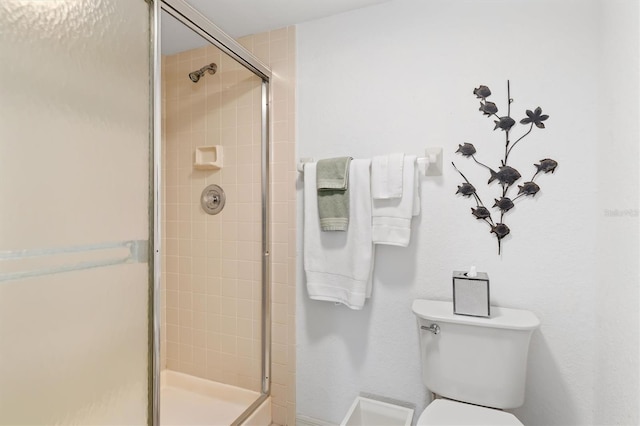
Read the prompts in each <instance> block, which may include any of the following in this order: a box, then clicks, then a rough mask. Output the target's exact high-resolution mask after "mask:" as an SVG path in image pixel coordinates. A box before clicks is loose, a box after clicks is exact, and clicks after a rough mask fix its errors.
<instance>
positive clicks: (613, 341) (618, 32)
mask: <svg viewBox="0 0 640 426" xmlns="http://www.w3.org/2000/svg"><path fill="white" fill-rule="evenodd" d="M603 5H605V6H606V7H603V8H602V13H601V16H602V43H601V46H602V61H601V71H602V79H603V80H602V85H601V96H600V99H601V100H600V105H601V108H602V109H601V112H600V119H599V122H600V124H601V126H600V131H599V133H598V134H599V137H600V140H599V145H598V148H599V149H598V159H599V167H598V172H599V178H598V184H599V198H598V200H599V211H598V213H599V216H600V220H599V222H598V254H599V265H600V268H599V269H600V271H599V276H598V286H597V293H596V295H597V301H598V302H597V303H598V305H597V309H596V312H597V320H598V324H597V326H598V334H597V340H596V342H595V345H596V348H597V349H596V353H597V356H598V359H597V363H596V366H597V367H596V371H595V373H596V376H595V377H596V383H595V384H596V389H597V397H598V403H597V404H594V407H595V422H596V423H597V424H625V425H637V424H640V415H639V413H638V407H639V406H640V401H639V399H638V394H639V393H638V384H639V376H638V374H639V370H638V359H639V354H638V337H639V333H638V320H639V317H638V301H639V288H638V287H639V286H638V258H639V257H640V251H639V250H638V215H639V211H638V207H639V206H638V201H639V195H640V192H639V191H638V177H639V174H638V155H639V154H640V149H639V144H638V140H639V137H640V134H639V132H638V118H639V114H640V109H639V108H638V102H639V99H640V97H639V96H638V95H639V93H638V91H639V84H638V83H639V79H640V69H639V67H638V54H639V53H640V46H639V43H638V33H639V25H638V22H639V14H640V8H639V6H638V2H637V1H629V0H613V1H607V2H606V3H605V2H603ZM613 123H615V125H612V124H613Z"/></svg>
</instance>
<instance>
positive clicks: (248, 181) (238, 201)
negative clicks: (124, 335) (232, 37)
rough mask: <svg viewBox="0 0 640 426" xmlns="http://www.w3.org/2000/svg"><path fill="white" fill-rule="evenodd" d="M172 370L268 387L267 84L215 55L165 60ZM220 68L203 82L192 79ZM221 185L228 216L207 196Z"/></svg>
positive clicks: (203, 52) (206, 50)
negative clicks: (206, 163)
mask: <svg viewBox="0 0 640 426" xmlns="http://www.w3.org/2000/svg"><path fill="white" fill-rule="evenodd" d="M165 62H166V63H165V68H164V69H165V74H164V79H165V85H166V98H165V103H166V115H165V125H166V129H165V130H166V133H165V134H166V140H165V142H166V143H165V146H166V151H165V155H166V161H165V167H166V171H165V173H166V175H165V185H166V186H165V209H166V210H165V218H166V223H165V235H166V240H165V245H164V247H165V253H166V261H165V266H166V274H165V277H166V297H165V300H166V327H165V329H166V348H167V351H166V365H167V367H168V368H169V369H171V370H175V371H180V372H183V373H187V374H191V375H194V376H198V377H203V378H207V379H211V380H215V381H218V382H222V383H227V384H231V385H235V386H240V387H244V388H247V389H251V390H256V391H257V390H259V389H260V362H261V355H260V354H261V352H260V339H261V325H260V315H261V313H260V305H261V302H260V301H261V285H260V282H261V266H260V265H261V262H260V240H261V224H260V211H261V207H260V205H261V204H260V202H261V201H260V200H261V188H260V173H261V172H260V150H261V149H260V142H261V127H260V105H261V102H260V97H261V91H260V79H259V78H257V77H255V76H254V75H253V74H252V73H251V72H249V71H247V70H246V69H245V68H244V67H242V66H240V65H239V64H238V63H237V62H235V61H234V60H232V59H231V58H229V57H228V56H227V55H225V54H221V52H220V51H219V50H218V49H217V48H215V47H213V46H207V47H203V48H200V49H194V50H189V51H186V52H181V53H179V54H176V55H171V56H167V57H166V58H165ZM211 62H214V63H216V64H217V65H218V71H217V72H216V73H215V74H214V75H210V74H208V73H206V74H205V75H204V76H203V77H202V78H201V79H200V81H199V82H197V83H193V82H192V81H191V80H190V79H189V78H188V74H189V73H190V72H191V71H193V70H197V69H199V68H202V67H203V66H204V65H206V64H209V63H211ZM211 145H220V146H221V147H222V160H223V167H222V168H221V169H219V170H199V169H195V168H194V166H193V163H194V153H195V150H196V148H197V147H202V146H211ZM210 184H218V185H220V186H221V187H222V188H223V189H224V191H225V193H226V199H227V201H226V205H225V207H224V209H223V210H222V212H221V213H220V214H218V215H213V216H212V215H208V214H206V213H205V212H204V211H203V209H202V208H201V207H200V194H201V192H202V190H203V189H204V188H205V187H206V186H207V185H210Z"/></svg>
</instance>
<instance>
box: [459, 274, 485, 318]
mask: <svg viewBox="0 0 640 426" xmlns="http://www.w3.org/2000/svg"><path fill="white" fill-rule="evenodd" d="M453 313H454V314H456V315H469V316H473V317H489V316H491V306H490V304H489V276H488V275H487V273H486V272H478V273H477V275H476V276H475V277H469V276H467V273H466V272H461V271H454V272H453Z"/></svg>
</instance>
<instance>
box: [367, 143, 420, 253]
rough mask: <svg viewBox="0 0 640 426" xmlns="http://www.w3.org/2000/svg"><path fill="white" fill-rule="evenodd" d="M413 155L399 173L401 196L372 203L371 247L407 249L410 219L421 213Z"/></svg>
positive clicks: (418, 181) (417, 176)
mask: <svg viewBox="0 0 640 426" xmlns="http://www.w3.org/2000/svg"><path fill="white" fill-rule="evenodd" d="M416 158H417V157H416V156H415V155H406V156H405V157H404V167H403V171H402V187H403V190H402V197H401V198H393V199H385V200H376V199H374V200H373V209H372V219H371V221H372V226H373V242H374V244H386V245H392V246H401V247H407V246H408V245H409V242H410V240H411V218H412V217H413V216H417V215H419V214H420V188H419V185H420V179H419V175H418V168H417V167H416Z"/></svg>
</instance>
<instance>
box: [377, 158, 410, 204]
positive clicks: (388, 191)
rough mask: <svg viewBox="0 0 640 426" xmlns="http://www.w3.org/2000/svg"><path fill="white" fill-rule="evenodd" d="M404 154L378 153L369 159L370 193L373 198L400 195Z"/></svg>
mask: <svg viewBox="0 0 640 426" xmlns="http://www.w3.org/2000/svg"><path fill="white" fill-rule="evenodd" d="M403 166H404V154H403V153H401V152H399V153H394V154H389V155H379V156H376V157H373V159H372V160H371V195H372V196H373V199H374V200H384V199H388V198H400V197H402V168H403Z"/></svg>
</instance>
